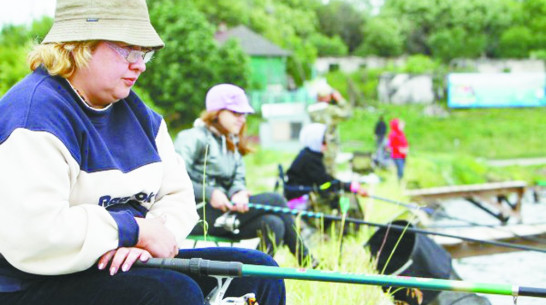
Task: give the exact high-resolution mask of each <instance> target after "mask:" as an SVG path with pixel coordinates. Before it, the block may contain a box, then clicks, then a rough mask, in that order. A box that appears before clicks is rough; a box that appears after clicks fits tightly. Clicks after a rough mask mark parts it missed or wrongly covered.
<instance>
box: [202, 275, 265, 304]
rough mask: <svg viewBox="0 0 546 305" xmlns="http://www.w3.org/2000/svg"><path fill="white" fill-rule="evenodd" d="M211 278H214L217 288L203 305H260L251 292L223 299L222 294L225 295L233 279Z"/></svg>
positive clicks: (223, 277)
mask: <svg viewBox="0 0 546 305" xmlns="http://www.w3.org/2000/svg"><path fill="white" fill-rule="evenodd" d="M213 277H214V278H216V282H217V286H216V287H214V289H212V290H211V292H210V293H209V294H208V295H207V297H206V298H205V305H260V304H258V302H257V301H256V295H255V294H254V293H252V292H249V293H247V294H245V295H243V296H240V297H227V298H224V294H225V293H226V291H227V289H228V287H229V284H231V281H232V280H233V277H226V276H213Z"/></svg>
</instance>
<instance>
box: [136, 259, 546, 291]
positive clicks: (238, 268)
mask: <svg viewBox="0 0 546 305" xmlns="http://www.w3.org/2000/svg"><path fill="white" fill-rule="evenodd" d="M135 266H138V267H149V268H162V269H170V270H175V271H178V272H183V273H188V274H191V275H196V276H214V277H217V276H223V277H228V278H233V277H260V278H274V279H294V280H308V281H321V282H339V283H352V284H364V285H377V286H393V287H407V288H418V289H423V290H439V291H458V292H472V293H485V294H497V295H509V296H513V297H518V296H528V297H538V298H546V288H537V287H525V286H518V285H511V284H494V283H479V282H468V281H459V280H444V279H434V278H418V277H407V276H403V277H401V276H391V275H370V274H355V273H345V272H343V273H341V272H333V271H321V270H312V269H310V270H308V269H302V268H285V267H273V266H262V265H250V264H243V263H240V262H223V261H212V260H205V259H201V258H191V259H181V258H150V259H149V260H148V261H147V262H141V261H136V262H135Z"/></svg>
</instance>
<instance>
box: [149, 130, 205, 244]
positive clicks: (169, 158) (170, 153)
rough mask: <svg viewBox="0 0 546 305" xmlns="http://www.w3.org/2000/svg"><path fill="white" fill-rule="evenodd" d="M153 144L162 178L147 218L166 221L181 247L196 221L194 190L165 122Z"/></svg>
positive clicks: (197, 217)
mask: <svg viewBox="0 0 546 305" xmlns="http://www.w3.org/2000/svg"><path fill="white" fill-rule="evenodd" d="M156 143H157V148H158V150H159V155H160V156H161V160H162V163H163V168H164V176H163V181H162V184H161V188H160V190H159V193H158V194H157V200H156V201H155V203H154V204H153V205H152V206H151V207H150V209H149V211H148V214H147V215H146V217H161V216H164V217H166V219H167V222H166V224H165V225H166V226H167V228H168V229H169V230H170V231H171V232H172V233H173V234H174V235H175V237H176V240H177V243H178V245H179V247H180V246H181V245H182V242H183V241H184V239H185V238H186V237H187V236H188V235H189V234H190V232H191V230H192V229H193V227H194V226H195V224H196V223H197V221H198V219H199V216H198V215H197V210H196V206H195V197H194V192H193V186H192V182H191V180H190V178H189V176H188V173H187V171H186V166H185V163H184V160H182V158H181V157H180V156H179V155H177V154H176V152H175V149H174V146H173V142H172V140H171V137H170V136H169V133H168V132H167V125H166V124H165V121H162V122H161V126H160V129H159V132H158V135H157V138H156Z"/></svg>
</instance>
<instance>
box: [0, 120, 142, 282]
mask: <svg viewBox="0 0 546 305" xmlns="http://www.w3.org/2000/svg"><path fill="white" fill-rule="evenodd" d="M0 168H1V170H0V185H1V186H2V197H3V198H2V200H0V209H1V211H2V212H1V213H0V252H1V253H2V255H3V256H4V257H5V258H6V259H7V260H8V262H10V264H12V265H13V266H15V267H16V268H18V269H20V270H22V271H25V272H29V273H34V274H43V275H56V274H66V273H72V272H77V271H81V270H85V269H87V268H89V267H91V266H92V265H93V264H94V263H95V262H96V260H97V259H98V258H99V257H100V256H101V255H102V254H104V253H105V252H107V251H109V250H112V249H115V248H117V247H118V243H119V241H120V235H119V234H120V233H119V232H118V227H117V223H116V221H115V220H114V218H113V217H112V216H111V215H110V213H109V212H108V211H106V210H105V209H104V208H103V207H101V206H98V205H96V204H80V205H71V204H70V201H69V196H70V190H71V187H72V186H73V184H74V183H75V181H76V178H77V175H78V173H79V170H80V169H79V165H78V163H77V162H76V160H75V159H74V158H73V157H72V155H71V154H70V152H69V151H68V149H67V148H66V147H65V146H64V145H63V144H62V142H61V141H60V140H59V139H58V138H56V137H55V136H53V135H52V134H50V133H48V132H44V131H30V130H27V129H21V128H20V129H15V130H14V131H13V132H12V133H11V135H10V136H9V137H8V138H7V139H6V140H5V141H4V142H3V143H1V144H0ZM133 234H134V233H133ZM137 234H138V233H137Z"/></svg>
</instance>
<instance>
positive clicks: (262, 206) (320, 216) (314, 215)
mask: <svg viewBox="0 0 546 305" xmlns="http://www.w3.org/2000/svg"><path fill="white" fill-rule="evenodd" d="M248 207H249V208H254V209H257V210H264V211H270V212H274V213H284V214H292V215H295V216H298V215H301V216H305V217H309V218H318V219H328V220H334V221H343V220H344V221H345V222H349V223H354V224H363V225H368V226H374V227H380V228H387V229H388V228H390V229H391V230H396V231H402V232H403V231H406V232H413V233H418V234H427V235H436V236H443V237H450V238H455V239H460V240H464V241H470V242H476V243H482V244H488V245H492V246H498V247H505V248H513V249H518V250H527V251H536V252H541V253H546V249H541V248H536V247H529V246H523V245H516V244H511V243H507V242H501V241H490V240H481V239H476V238H471V237H464V236H459V235H453V234H447V233H441V232H434V231H428V230H423V229H418V228H411V227H406V226H399V225H394V224H382V223H376V222H370V221H364V220H360V219H356V218H351V217H342V216H335V215H328V214H324V213H317V212H310V211H302V210H297V209H290V208H288V207H278V206H270V205H265V204H258V203H249V204H248Z"/></svg>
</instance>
